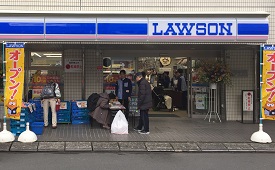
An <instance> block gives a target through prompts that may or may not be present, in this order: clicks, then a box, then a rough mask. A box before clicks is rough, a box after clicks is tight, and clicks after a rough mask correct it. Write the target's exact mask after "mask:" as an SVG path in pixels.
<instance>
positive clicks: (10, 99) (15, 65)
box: [5, 43, 25, 120]
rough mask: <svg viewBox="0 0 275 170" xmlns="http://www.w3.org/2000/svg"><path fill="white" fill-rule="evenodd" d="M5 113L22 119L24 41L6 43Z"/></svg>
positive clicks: (9, 116) (8, 116)
mask: <svg viewBox="0 0 275 170" xmlns="http://www.w3.org/2000/svg"><path fill="white" fill-rule="evenodd" d="M5 47H6V48H5V58H6V84H5V98H6V100H5V113H6V116H7V118H11V119H17V120H19V119H20V112H21V105H22V95H23V86H24V58H25V57H24V56H25V54H24V43H6V46H5Z"/></svg>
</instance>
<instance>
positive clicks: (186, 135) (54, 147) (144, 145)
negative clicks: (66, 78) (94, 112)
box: [0, 117, 275, 152]
mask: <svg viewBox="0 0 275 170" xmlns="http://www.w3.org/2000/svg"><path fill="white" fill-rule="evenodd" d="M274 124H275V122H274V121H265V122H264V131H265V132H267V133H268V134H269V135H270V136H271V138H272V139H273V140H275V126H274ZM257 130H258V124H241V123H239V122H222V123H213V122H211V123H209V122H208V121H204V120H201V119H189V118H182V117H151V118H150V135H140V134H138V133H137V132H135V131H133V130H132V125H130V126H129V134H128V135H115V134H111V133H110V131H108V130H104V129H101V128H99V127H98V125H94V126H93V127H92V128H91V127H90V125H67V124H60V125H58V128H57V129H52V128H50V127H48V128H46V129H44V133H43V135H41V136H38V142H35V143H32V144H23V143H20V142H13V143H5V144H1V143H0V151H2V152H3V151H11V152H12V151H41V152H45V151H51V152H64V151H66V152H73V151H78V152H82V151H88V152H91V151H93V152H100V151H104V152H110V151H112V152H114V151H123V152H124V151H125V152H128V151H133V152H144V151H146V152H147V151H148V152H156V151H157V152H159V151H161V152H275V144H274V143H271V144H257V143H252V142H251V141H250V137H251V135H252V133H253V132H255V131H257Z"/></svg>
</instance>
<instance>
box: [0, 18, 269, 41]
mask: <svg viewBox="0 0 275 170" xmlns="http://www.w3.org/2000/svg"><path fill="white" fill-rule="evenodd" d="M268 32H269V25H268V19H267V18H88V17H86V18H83V17H82V18H77V17H75V18H69V17H63V18H61V17H17V18H16V17H14V18H9V17H0V40H3V41H7V40H69V41H97V40H99V41H141V42H169V41H170V42H217V41H218V42H236V41H239V42H242V41H244V42H265V41H267V40H268Z"/></svg>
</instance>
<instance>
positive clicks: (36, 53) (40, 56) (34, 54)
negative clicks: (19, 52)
mask: <svg viewBox="0 0 275 170" xmlns="http://www.w3.org/2000/svg"><path fill="white" fill-rule="evenodd" d="M33 54H34V55H36V56H38V57H42V56H41V55H39V54H37V53H33Z"/></svg>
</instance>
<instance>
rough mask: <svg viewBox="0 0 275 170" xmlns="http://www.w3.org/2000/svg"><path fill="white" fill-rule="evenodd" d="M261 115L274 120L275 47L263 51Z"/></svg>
mask: <svg viewBox="0 0 275 170" xmlns="http://www.w3.org/2000/svg"><path fill="white" fill-rule="evenodd" d="M263 63H264V64H263V70H262V82H263V84H262V117H263V118H264V119H270V120H275V49H273V50H264V51H263Z"/></svg>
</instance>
